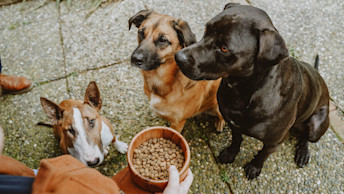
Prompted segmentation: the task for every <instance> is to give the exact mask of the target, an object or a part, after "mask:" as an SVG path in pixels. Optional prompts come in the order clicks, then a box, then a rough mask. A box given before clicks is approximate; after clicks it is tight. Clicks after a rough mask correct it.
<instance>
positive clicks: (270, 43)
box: [256, 29, 289, 72]
mask: <svg viewBox="0 0 344 194" xmlns="http://www.w3.org/2000/svg"><path fill="white" fill-rule="evenodd" d="M288 56H289V52H288V49H287V47H286V45H285V42H284V40H283V38H282V36H281V35H280V34H279V33H278V32H277V31H276V30H274V29H263V30H259V51H258V55H257V67H256V70H257V71H258V72H262V71H264V70H265V69H267V68H269V67H271V66H273V65H276V64H278V63H279V62H280V61H281V60H282V59H284V58H286V57H288Z"/></svg>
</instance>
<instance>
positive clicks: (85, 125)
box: [41, 82, 114, 166]
mask: <svg viewBox="0 0 344 194" xmlns="http://www.w3.org/2000/svg"><path fill="white" fill-rule="evenodd" d="M75 101H76V100H75ZM41 104H42V107H43V110H44V112H45V113H46V114H47V115H48V117H50V118H51V120H52V122H53V125H54V128H55V133H56V130H58V131H59V132H58V134H59V135H58V136H60V137H59V139H60V147H61V149H62V152H63V153H65V154H67V153H69V154H71V155H73V156H74V157H75V158H77V159H78V160H80V161H81V162H83V163H84V164H86V165H88V166H96V165H98V164H100V163H101V162H102V161H103V159H104V154H105V153H106V151H105V149H106V147H107V146H108V145H109V144H110V143H111V142H112V140H113V138H114V135H113V133H112V132H111V126H108V125H107V124H105V123H104V121H103V120H102V119H101V116H100V115H99V111H100V108H101V106H102V100H101V98H100V92H99V89H98V87H97V85H96V83H95V82H91V83H90V84H89V85H88V87H87V89H86V94H85V100H84V102H82V101H81V102H80V103H73V101H63V102H62V103H61V104H60V106H58V105H57V104H55V103H54V102H51V101H50V100H48V99H46V98H41ZM62 107H64V109H63V108H62Z"/></svg>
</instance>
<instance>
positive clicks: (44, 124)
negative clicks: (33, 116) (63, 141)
mask: <svg viewBox="0 0 344 194" xmlns="http://www.w3.org/2000/svg"><path fill="white" fill-rule="evenodd" d="M36 125H41V126H47V127H53V124H52V123H46V122H38V123H37V124H36Z"/></svg>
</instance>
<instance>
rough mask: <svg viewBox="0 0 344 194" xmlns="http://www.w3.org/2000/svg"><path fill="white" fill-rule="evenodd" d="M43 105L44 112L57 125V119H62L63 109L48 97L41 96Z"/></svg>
mask: <svg viewBox="0 0 344 194" xmlns="http://www.w3.org/2000/svg"><path fill="white" fill-rule="evenodd" d="M41 105H42V107H43V110H44V112H45V113H46V114H47V115H48V117H49V118H50V119H51V120H52V122H53V124H55V125H56V124H57V121H58V120H60V119H62V117H63V110H62V109H61V108H60V107H59V106H58V105H57V104H55V103H54V102H52V101H50V100H48V99H46V98H42V97H41Z"/></svg>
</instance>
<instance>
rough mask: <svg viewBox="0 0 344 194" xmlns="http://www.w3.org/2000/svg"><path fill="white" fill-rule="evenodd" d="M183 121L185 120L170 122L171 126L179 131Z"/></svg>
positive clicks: (182, 126)
mask: <svg viewBox="0 0 344 194" xmlns="http://www.w3.org/2000/svg"><path fill="white" fill-rule="evenodd" d="M185 122H186V120H182V121H175V122H171V128H172V129H175V130H176V131H178V132H179V133H181V132H182V130H183V128H184V125H185Z"/></svg>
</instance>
